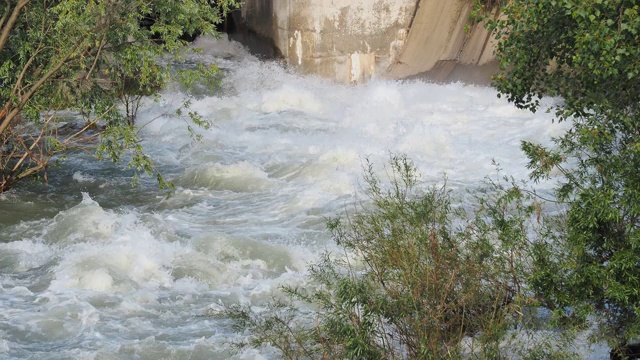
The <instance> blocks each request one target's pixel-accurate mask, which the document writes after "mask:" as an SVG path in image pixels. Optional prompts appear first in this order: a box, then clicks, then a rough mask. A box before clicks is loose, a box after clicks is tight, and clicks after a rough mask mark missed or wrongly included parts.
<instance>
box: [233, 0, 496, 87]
mask: <svg viewBox="0 0 640 360" xmlns="http://www.w3.org/2000/svg"><path fill="white" fill-rule="evenodd" d="M472 10H473V1H471V0H244V2H243V5H242V8H241V9H240V10H239V11H237V12H235V13H234V14H233V15H232V20H233V24H234V25H233V26H234V27H235V29H234V30H235V33H236V34H235V38H236V39H237V40H239V41H241V42H244V43H245V44H247V45H249V46H250V47H251V46H252V45H253V46H255V45H259V43H262V45H264V44H270V46H272V49H273V50H272V54H269V55H273V54H276V55H278V56H280V57H282V58H283V59H284V60H285V61H286V63H287V64H288V66H289V67H291V68H293V69H295V70H297V71H299V72H302V73H308V74H317V75H320V76H323V77H326V78H330V79H333V80H335V81H337V82H340V83H361V82H366V81H367V80H369V79H371V78H372V77H381V78H388V79H405V78H412V77H419V78H426V79H430V80H433V81H466V82H471V83H478V84H487V83H488V82H489V77H490V75H491V74H493V73H495V72H496V71H497V69H498V66H497V62H496V61H495V57H494V49H495V46H496V41H495V39H494V38H493V36H492V35H491V34H490V33H489V32H488V31H487V30H486V29H485V28H484V27H483V25H482V24H474V23H472V22H471V21H470V15H471V11H472ZM256 39H258V40H256ZM263 48H264V46H263Z"/></svg>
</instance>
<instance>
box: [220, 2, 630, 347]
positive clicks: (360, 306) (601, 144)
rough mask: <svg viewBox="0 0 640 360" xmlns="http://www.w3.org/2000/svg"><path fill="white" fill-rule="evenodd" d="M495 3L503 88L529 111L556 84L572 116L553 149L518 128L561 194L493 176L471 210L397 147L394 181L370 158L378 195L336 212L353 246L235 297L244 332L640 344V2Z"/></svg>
mask: <svg viewBox="0 0 640 360" xmlns="http://www.w3.org/2000/svg"><path fill="white" fill-rule="evenodd" d="M481 5H482V2H481ZM501 9H502V13H503V14H504V16H501V17H498V18H496V17H490V16H487V17H486V18H485V20H486V23H487V26H488V28H489V29H490V30H491V31H493V32H494V33H495V34H496V36H497V39H498V49H497V57H498V59H499V61H500V67H501V73H500V74H498V75H497V76H496V77H495V79H494V85H495V87H496V88H497V90H498V92H499V94H500V96H505V97H506V98H507V99H508V100H509V101H510V102H512V103H513V104H514V105H515V106H517V107H519V108H522V109H528V110H531V111H545V110H547V109H541V102H540V100H541V98H542V97H543V96H554V97H560V98H562V103H561V104H560V105H557V106H555V107H554V108H551V109H548V111H552V112H554V113H555V115H556V121H565V122H571V124H572V127H571V129H570V130H569V131H567V132H566V133H565V134H563V135H561V136H560V137H558V138H555V139H553V141H554V143H555V145H554V146H553V147H543V146H541V145H539V144H535V143H531V142H526V141H523V142H522V150H523V151H524V153H525V154H526V156H527V158H528V159H529V163H528V168H529V169H530V170H531V180H532V181H533V182H534V183H535V182H538V181H542V180H551V181H556V182H557V186H556V187H555V190H554V194H553V195H554V196H553V198H552V199H547V200H544V199H542V198H541V197H538V196H537V195H535V193H534V192H528V193H527V192H525V191H524V189H523V188H522V187H521V186H519V185H518V184H515V183H513V182H507V183H506V184H505V183H495V182H493V183H490V186H489V187H488V189H489V190H490V191H487V192H486V193H478V194H477V196H476V201H475V206H476V208H475V209H474V210H473V211H471V212H465V211H462V210H461V209H460V208H458V207H455V206H452V204H453V202H452V198H451V193H450V192H449V191H448V190H447V189H446V187H437V186H436V187H432V188H429V189H428V190H426V191H425V193H419V192H415V187H414V186H415V184H416V182H415V177H414V175H415V171H416V169H414V168H413V167H412V165H411V163H410V162H407V161H406V159H402V158H400V159H398V158H396V159H394V160H393V161H392V163H391V169H392V170H393V171H392V174H393V176H392V177H391V179H390V185H389V186H388V187H385V186H384V185H382V183H381V182H380V181H379V180H378V178H377V177H376V176H375V175H374V174H372V173H371V172H369V171H368V169H366V170H367V171H366V172H365V173H366V180H367V184H368V188H367V190H368V194H369V196H370V198H369V200H370V201H369V202H367V203H365V204H363V206H362V207H358V208H357V209H356V210H355V211H354V212H347V213H346V214H345V215H344V217H342V218H341V219H336V220H331V221H329V230H330V231H331V233H332V235H333V238H334V240H335V241H336V242H337V243H338V245H340V246H341V248H342V249H343V251H344V254H342V255H341V256H338V255H336V254H333V255H327V256H326V257H325V258H324V260H323V261H322V262H320V263H319V264H316V265H314V266H312V267H311V268H310V281H311V284H312V285H311V287H310V288H308V289H296V288H288V289H285V290H286V294H288V297H287V298H285V300H281V299H278V300H276V301H275V302H274V303H272V304H271V307H270V308H269V309H267V311H263V312H259V313H256V312H253V311H252V310H251V309H247V308H240V307H232V308H231V309H230V312H229V315H231V316H232V317H233V318H235V319H236V320H237V321H238V324H240V326H241V327H242V328H243V329H247V328H248V329H251V330H253V331H254V334H255V336H254V337H251V338H250V344H252V345H254V346H255V345H264V344H269V345H272V346H275V347H276V348H278V349H279V350H280V351H281V352H282V354H283V355H284V357H285V358H291V359H293V358H330V357H336V358H351V359H372V358H376V359H382V358H392V359H393V358H412V359H413V358H419V359H442V358H460V357H471V358H492V359H493V358H505V357H507V358H528V359H550V358H565V357H571V356H576V355H575V354H571V351H570V350H571V349H570V347H568V346H567V344H571V338H572V336H574V335H575V334H578V333H581V334H583V335H584V334H587V335H588V339H589V341H591V342H606V343H607V344H608V345H609V346H610V348H611V354H610V355H611V358H612V359H624V358H636V357H637V356H638V354H636V353H635V351H634V349H635V347H636V346H635V345H633V343H634V342H636V341H638V339H639V338H640V262H639V260H638V259H640V231H639V230H640V175H639V173H638V169H640V109H639V107H640V62H639V61H638V59H640V15H639V13H638V12H639V11H640V4H638V3H637V1H630V0H627V1H625V0H596V1H572V0H536V1H533V0H512V1H505V2H502V4H501ZM482 11H483V9H482V8H480V9H479V12H482ZM552 204H553V205H554V206H559V207H560V208H561V209H562V211H561V212H560V215H557V216H551V215H549V213H547V212H545V209H546V208H548V207H549V206H551V205H552ZM470 206H473V205H470ZM467 210H468V209H467ZM300 319H306V322H305V321H300ZM527 340H531V341H533V343H534V345H532V346H528V345H527Z"/></svg>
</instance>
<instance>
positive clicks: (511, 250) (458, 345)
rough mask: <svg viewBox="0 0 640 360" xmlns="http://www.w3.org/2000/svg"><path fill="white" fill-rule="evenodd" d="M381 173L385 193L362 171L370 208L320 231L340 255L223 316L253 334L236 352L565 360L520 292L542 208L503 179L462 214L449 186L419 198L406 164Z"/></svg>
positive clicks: (369, 169)
mask: <svg viewBox="0 0 640 360" xmlns="http://www.w3.org/2000/svg"><path fill="white" fill-rule="evenodd" d="M387 170H388V171H387V172H388V174H389V181H388V183H387V182H384V183H383V182H382V181H381V180H380V178H379V177H378V176H377V175H376V174H375V172H374V170H373V166H372V165H371V164H370V163H367V165H366V166H365V177H364V178H365V182H366V184H367V187H366V194H367V199H366V200H365V201H363V202H361V203H359V204H358V205H356V206H355V207H354V210H353V211H350V212H347V213H346V214H344V216H341V217H339V218H335V219H331V220H329V221H328V229H329V231H330V232H331V234H332V236H333V239H334V240H335V241H336V243H337V244H338V245H339V246H340V247H341V249H342V250H343V254H329V253H327V254H325V256H324V257H323V258H322V260H321V261H320V262H319V263H317V264H315V265H313V266H311V267H310V271H309V274H310V275H309V276H310V280H311V281H310V284H311V285H310V286H305V288H285V289H284V290H285V294H286V295H287V297H285V298H280V299H275V300H273V301H272V302H271V303H270V304H269V305H268V306H267V308H266V310H265V309H262V310H261V311H255V310H252V309H249V308H247V307H241V306H230V307H228V309H227V312H226V316H230V317H231V318H233V319H234V320H235V326H236V328H237V329H238V330H241V331H245V332H246V331H247V330H248V331H249V333H250V334H252V335H251V337H250V338H249V340H248V341H247V342H245V343H243V344H240V345H243V346H245V345H250V346H262V345H270V346H273V347H275V348H277V349H278V350H280V351H281V353H282V357H283V358H286V359H300V358H317V359H328V358H334V359H407V358H408V359H445V358H465V357H470V358H492V359H495V358H503V357H504V356H508V357H515V358H531V359H534V358H540V359H551V358H564V357H568V356H569V354H568V353H567V352H564V351H560V350H558V345H559V344H561V343H562V339H561V337H562V336H561V333H559V332H548V331H546V330H544V329H543V328H541V327H540V323H544V321H543V320H544V319H542V318H541V315H540V314H542V313H543V312H541V311H540V309H539V308H538V305H537V302H536V300H535V299H534V298H533V297H531V296H529V294H528V292H527V288H526V279H527V276H528V274H529V273H530V270H531V269H530V264H531V261H530V255H531V251H532V249H533V247H532V245H533V244H532V242H534V240H532V239H531V237H535V238H538V237H536V236H533V235H531V234H535V233H536V232H535V231H534V230H535V229H534V227H535V226H533V225H534V224H537V225H541V223H539V221H540V222H541V220H540V216H541V213H540V211H541V209H540V206H539V204H538V203H536V202H535V201H531V198H530V197H528V196H526V195H525V192H523V191H521V190H520V189H519V188H518V187H517V186H515V185H514V183H508V182H507V183H505V182H504V181H500V182H499V183H498V182H489V183H487V185H488V186H487V187H486V188H485V189H484V190H479V191H478V192H476V194H475V195H472V198H473V199H475V200H476V201H475V202H474V205H469V207H471V208H470V209H465V208H463V207H462V206H460V205H459V204H456V202H454V196H453V193H452V191H451V190H448V189H447V186H446V185H433V186H431V187H429V188H427V189H426V190H421V186H420V182H419V177H418V174H417V170H416V168H415V166H414V164H413V163H412V162H411V161H409V160H408V159H407V158H406V157H404V156H394V157H392V159H391V161H390V166H389V167H388V168H387ZM445 183H446V182H445ZM501 184H509V186H503V185H501ZM537 227H539V228H542V226H537ZM535 241H539V240H535Z"/></svg>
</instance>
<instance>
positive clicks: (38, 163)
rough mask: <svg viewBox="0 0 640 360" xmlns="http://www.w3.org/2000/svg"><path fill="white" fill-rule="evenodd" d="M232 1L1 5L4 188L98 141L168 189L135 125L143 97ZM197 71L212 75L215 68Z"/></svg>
mask: <svg viewBox="0 0 640 360" xmlns="http://www.w3.org/2000/svg"><path fill="white" fill-rule="evenodd" d="M237 6H238V3H237V2H236V1H234V0H218V1H215V2H213V3H211V2H209V1H205V0H179V1H174V0H171V1H146V0H126V1H34V0H7V1H3V2H2V3H1V4H0V192H2V191H5V190H7V189H9V188H10V187H12V186H13V185H15V184H16V183H17V182H18V181H20V180H23V179H28V178H33V177H41V178H44V179H45V180H46V169H47V167H48V165H49V163H50V161H51V160H52V159H53V158H57V159H60V158H61V156H62V155H65V154H70V153H71V152H72V151H79V150H87V143H92V144H93V143H95V141H96V140H99V141H100V145H99V146H98V147H97V149H98V152H97V156H98V158H106V159H110V160H113V161H121V160H122V159H125V158H126V159H127V161H128V166H130V167H132V168H134V169H135V170H136V171H137V172H142V173H148V174H154V173H155V175H156V176H157V177H158V179H159V180H160V184H161V185H164V181H163V180H162V178H161V176H160V175H159V174H158V173H157V172H155V170H154V166H153V164H152V163H151V161H150V159H149V158H148V157H147V156H146V155H145V154H144V152H143V149H142V147H141V146H140V141H139V139H138V136H137V133H136V132H137V129H136V127H135V126H134V125H133V121H134V117H135V110H136V109H137V105H138V104H139V100H140V96H143V95H144V96H150V95H154V94H157V93H158V92H159V91H160V90H161V89H162V87H163V86H164V85H165V84H166V83H167V81H168V80H169V78H170V74H171V71H170V66H171V63H172V62H174V61H179V60H180V59H181V58H182V56H183V55H184V51H185V45H186V44H187V42H186V40H185V37H188V36H191V35H194V34H216V28H215V26H216V24H219V23H221V22H222V21H223V19H224V16H225V14H226V13H227V12H228V11H229V10H230V9H232V8H235V7H237ZM196 71H197V72H198V76H199V77H203V78H215V76H216V72H217V68H216V67H215V66H200V67H197V69H196ZM182 77H184V76H182ZM184 78H189V79H194V77H193V76H190V77H189V76H187V77H184ZM61 111H71V112H72V113H74V114H76V113H77V114H80V116H81V117H82V118H83V121H82V122H81V123H80V124H79V125H77V126H70V125H68V124H67V126H65V127H63V126H62V125H64V124H66V123H67V121H68V120H69V117H68V116H67V117H65V116H64V113H63V114H62V115H61V114H60V112H61ZM185 113H188V112H185ZM194 119H195V120H201V119H199V118H198V117H197V114H194ZM196 122H197V121H196ZM91 151H95V146H93V145H92V150H91Z"/></svg>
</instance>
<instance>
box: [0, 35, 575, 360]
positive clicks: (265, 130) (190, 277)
mask: <svg viewBox="0 0 640 360" xmlns="http://www.w3.org/2000/svg"><path fill="white" fill-rule="evenodd" d="M196 44H197V45H198V46H200V47H202V48H203V49H204V55H203V56H204V57H205V60H206V61H211V62H215V63H216V64H218V65H219V66H220V67H222V68H223V69H224V73H225V75H224V81H223V84H222V88H221V89H220V90H219V91H217V92H216V93H215V94H213V95H210V96H205V97H202V98H198V99H194V100H193V102H192V110H195V111H198V112H199V113H200V114H202V115H204V117H205V118H207V119H208V120H209V121H211V123H212V127H211V128H210V129H208V130H203V129H196V130H195V131H196V132H198V133H199V134H200V135H202V139H201V141H199V142H195V141H194V140H193V138H192V136H191V134H190V133H189V131H188V129H187V128H188V126H189V124H188V123H187V122H186V120H185V119H183V118H181V117H178V116H175V115H172V114H173V113H174V110H175V108H176V107H178V106H179V104H180V103H181V101H182V100H183V99H182V98H181V97H182V95H181V93H180V92H179V91H178V90H173V91H167V92H166V93H165V94H164V96H163V98H162V99H161V100H159V101H157V102H156V101H152V100H149V101H148V102H147V103H145V104H144V106H143V108H142V110H141V111H140V113H139V116H138V120H137V121H138V125H139V126H140V127H141V132H142V134H143V138H144V139H145V140H144V146H145V149H147V152H148V154H149V155H150V156H151V157H152V158H153V159H154V161H155V162H156V164H158V166H159V168H160V169H161V170H162V172H163V174H164V175H165V177H166V178H168V179H172V180H173V181H174V183H175V185H176V189H175V192H174V193H173V194H172V195H171V196H166V194H165V193H164V192H163V191H162V190H158V189H157V187H156V185H155V183H154V181H152V180H143V181H142V184H141V185H140V186H139V187H132V186H131V178H130V175H131V174H130V172H128V171H127V170H122V169H120V168H118V167H116V166H113V165H111V164H108V163H99V162H95V161H93V160H92V159H91V158H89V157H79V158H74V159H73V160H70V161H68V162H64V163H63V164H62V165H61V166H60V167H58V168H54V169H52V170H51V172H55V173H56V176H55V177H53V176H52V179H53V178H55V179H54V180H52V182H51V183H50V184H49V185H48V186H37V185H33V184H31V185H25V186H22V187H20V188H17V189H15V190H12V191H10V192H8V193H5V194H3V195H0V228H1V229H2V231H1V232H0V306H1V307H2V311H1V312H0V358H3V359H5V358H7V359H27V358H30V359H131V358H135V359H159V358H171V359H228V358H233V359H268V358H273V357H274V355H273V353H271V352H269V351H266V350H258V349H252V350H244V351H243V352H241V353H239V354H234V353H233V352H231V345H230V341H233V340H238V339H241V338H242V336H245V334H238V333H234V332H233V331H231V329H230V327H229V324H228V322H227V321H225V319H220V318H218V317H212V316H210V314H211V313H212V312H215V310H216V309H217V308H218V306H219V305H218V304H219V303H220V302H224V303H231V302H239V303H242V304H247V305H252V306H261V305H263V304H264V303H265V301H267V300H268V299H269V298H270V297H271V294H272V293H273V292H277V291H278V288H279V286H280V285H283V284H288V285H301V286H304V282H305V271H306V266H307V264H309V263H311V262H313V261H314V260H315V259H317V257H318V256H319V254H320V253H321V252H323V251H325V250H331V249H334V247H335V245H334V244H333V243H332V241H331V239H330V238H329V236H328V234H327V232H326V231H325V226H324V221H325V218H326V217H327V216H331V215H334V214H337V213H340V212H341V211H342V210H343V209H344V208H345V207H348V206H349V205H350V204H351V203H352V202H353V201H354V200H355V199H356V196H357V193H358V191H360V189H361V180H360V179H361V174H362V164H363V161H364V159H365V158H369V159H370V160H371V161H372V162H373V163H374V164H376V165H378V166H380V168H381V169H382V167H383V165H384V164H385V163H386V162H387V159H388V157H389V154H390V153H404V154H407V155H408V157H409V158H411V159H412V160H413V161H415V163H416V164H417V166H418V168H419V170H420V172H421V174H422V176H423V179H424V180H425V181H426V182H428V183H429V182H431V183H433V182H439V181H441V180H442V178H443V174H445V173H446V175H447V177H448V178H449V183H450V184H451V185H452V186H453V187H454V188H455V189H469V188H473V186H475V185H477V184H478V183H479V182H480V181H481V180H482V179H483V178H484V177H485V176H487V175H492V174H495V166H494V165H493V164H492V161H494V160H495V162H497V163H499V164H500V167H501V168H502V169H503V172H504V173H506V174H509V175H513V176H514V177H516V178H521V179H524V178H526V177H527V171H526V168H525V166H524V165H525V158H524V155H523V154H522V152H521V151H520V150H519V146H520V141H521V140H529V141H534V142H543V143H544V142H547V141H548V139H549V138H550V137H551V136H554V135H558V134H560V133H561V132H562V131H564V129H566V126H565V125H564V124H558V123H553V122H552V120H551V119H552V118H551V115H549V114H546V113H544V112H541V113H538V114H531V113H529V112H527V111H521V110H518V109H516V108H515V107H513V106H512V105H510V104H508V103H507V102H506V101H505V100H501V99H498V98H497V97H496V93H495V91H494V90H492V89H490V88H485V87H476V86H468V85H464V84H460V83H456V84H449V85H436V84H430V83H424V82H419V81H414V82H391V81H372V82H370V83H369V84H367V85H362V86H341V85H336V84H333V83H330V82H327V81H325V80H321V79H317V78H313V77H302V76H299V75H295V74H292V73H289V72H287V70H285V69H284V68H282V67H281V66H280V65H279V64H277V63H275V62H262V61H259V60H258V59H256V58H254V57H252V56H251V55H249V54H248V53H247V52H246V51H245V50H244V49H243V48H242V47H241V46H240V45H238V44H237V43H233V42H227V41H224V40H216V41H214V40H210V39H200V40H199V41H198V42H197V43H196ZM549 101H552V100H549ZM541 186H543V187H544V186H547V185H545V184H541Z"/></svg>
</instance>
